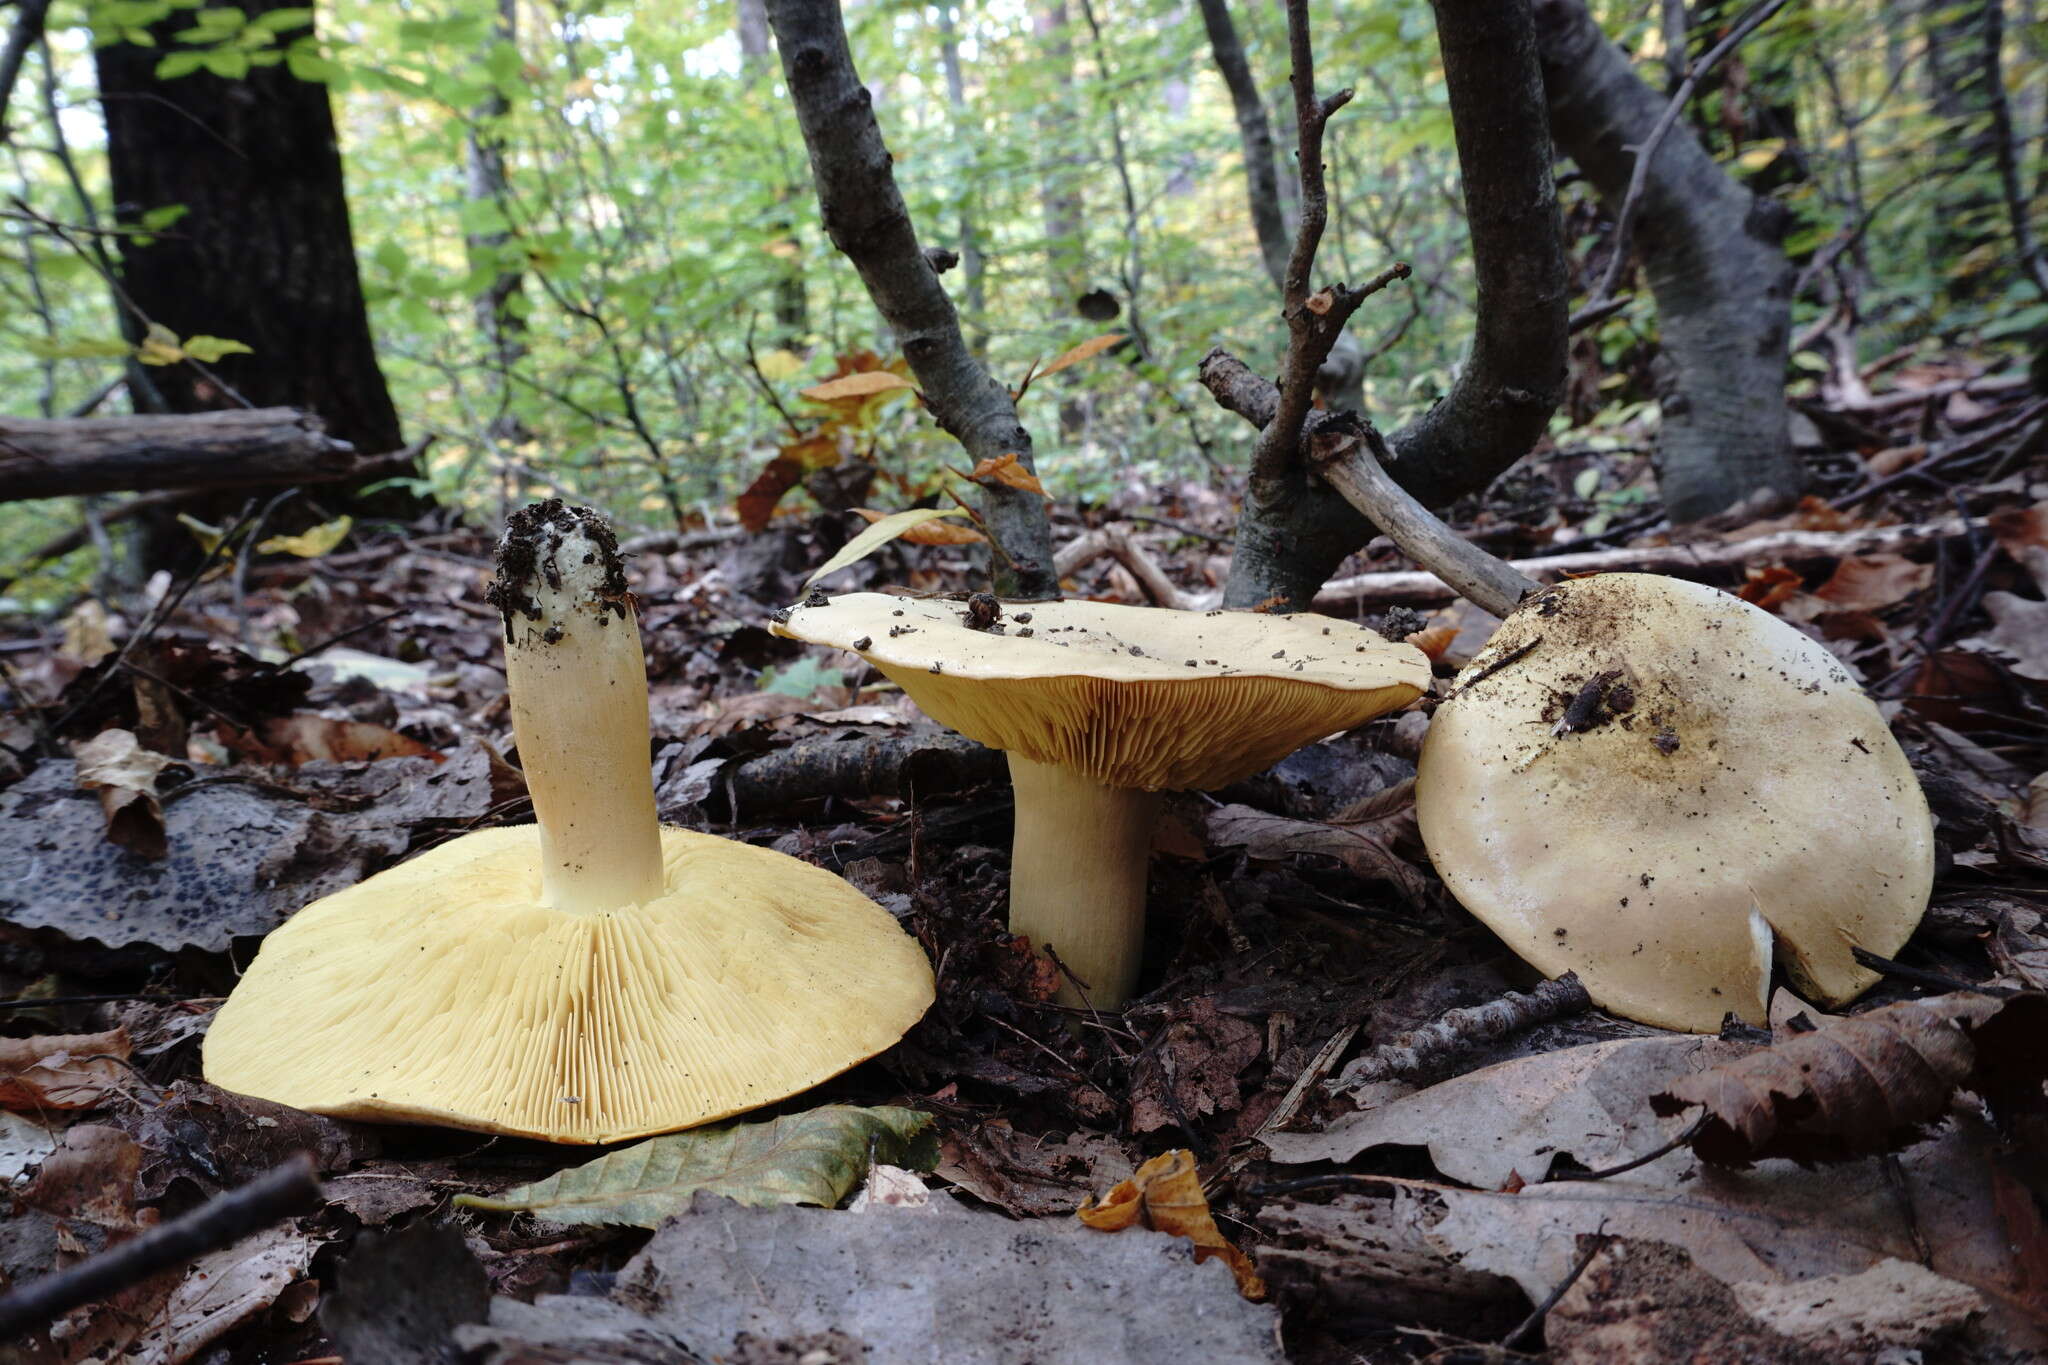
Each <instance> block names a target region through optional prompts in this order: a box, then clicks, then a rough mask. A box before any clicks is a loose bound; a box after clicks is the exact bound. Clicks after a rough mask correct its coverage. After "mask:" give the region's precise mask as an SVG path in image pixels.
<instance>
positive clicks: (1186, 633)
mask: <svg viewBox="0 0 2048 1365" xmlns="http://www.w3.org/2000/svg"><path fill="white" fill-rule="evenodd" d="M968 616H969V606H968V604H967V603H965V602H959V601H953V600H949V599H940V598H912V597H892V596H888V595H886V594H883V593H872V592H868V593H849V594H847V595H846V596H843V597H835V598H833V599H831V600H830V601H829V602H827V603H826V604H824V605H822V606H801V607H793V608H791V609H790V612H789V616H788V619H787V620H786V621H782V622H778V623H777V624H776V626H775V631H776V633H777V634H779V635H787V636H790V637H792V638H795V639H799V640H809V641H811V642H812V643H814V644H821V645H836V646H838V647H839V648H841V649H851V650H853V651H855V652H856V653H858V654H859V655H860V656H861V657H862V658H864V659H866V660H867V661H868V662H870V663H872V664H874V666H875V667H877V668H879V669H880V670H881V671H882V672H883V673H884V674H886V675H887V676H888V677H889V678H890V680H891V681H893V682H895V683H896V684H897V685H898V686H900V687H901V688H902V689H903V690H904V691H905V692H907V693H909V694H910V697H911V699H912V700H913V701H915V702H916V703H917V704H918V705H919V706H920V707H922V708H924V710H925V712H926V713H927V714H928V715H930V716H931V718H932V719H933V720H936V721H938V722H939V723H940V724H941V725H944V726H946V727H948V728H949V729H952V730H956V731H958V732H959V733H961V734H963V735H966V736H967V737H968V738H969V739H973V740H977V741H979V742H980V743H983V744H986V745H988V746H989V747H990V748H992V749H1004V750H1009V751H1012V752H1015V753H1019V754H1022V755H1023V756H1024V757H1026V758H1028V759H1031V760H1032V761H1034V762H1037V763H1046V764H1052V765H1054V766H1057V767H1061V768H1067V769H1071V770H1073V771H1076V772H1079V773H1082V774H1084V775H1086V776H1088V777H1090V778H1092V779H1093V780H1095V781H1097V782H1099V783H1101V784H1102V785H1104V786H1108V787H1127V788H1135V789H1140V790H1145V791H1200V790H1205V789H1208V788H1212V787H1221V786H1226V785H1228V784H1229V783H1231V782H1235V781H1237V780H1238V779H1239V778H1242V777H1249V776H1250V775H1251V774H1253V773H1256V772H1258V771H1260V770H1261V769H1264V768H1266V767H1269V766H1270V765H1272V764H1274V763H1276V762H1278V761H1279V760H1280V759H1282V758H1285V757H1286V756H1287V755H1288V754H1290V753H1293V752H1294V751H1295V750H1296V749H1298V748H1300V747H1301V746H1302V745H1304V744H1307V743H1309V742H1310V741H1312V740H1316V739H1320V738H1321V737H1323V736H1324V735H1328V734H1333V733H1335V732H1337V731H1339V730H1348V729H1350V728H1351V727H1353V726H1355V725H1362V724H1364V723H1365V722H1366V721H1368V720H1371V719H1372V718H1373V717H1374V716H1377V715H1381V714H1383V713H1385V712H1388V711H1392V710H1396V709H1398V708H1400V707H1402V706H1406V705H1407V704H1408V703H1409V702H1411V701H1414V700H1415V699H1416V698H1417V697H1418V696H1420V695H1422V691H1423V689H1424V688H1426V687H1428V686H1429V660H1428V659H1427V657H1425V656H1424V655H1423V653H1422V651H1421V650H1419V649H1417V648H1415V647H1414V646H1413V645H1408V644H1394V643H1390V642H1388V641H1387V640H1385V639H1383V638H1382V637H1381V636H1379V635H1378V634H1377V633H1375V632H1373V631H1371V630H1368V629H1367V628H1366V627H1364V626H1360V625H1354V624H1352V623H1351V622H1349V621H1339V620H1335V619H1332V618H1330V617H1327V616H1316V615H1312V614H1307V613H1303V614H1299V615H1294V616H1266V615H1261V614H1259V613H1256V612H1240V611H1210V612H1192V611H1168V610H1166V609H1164V608H1159V607H1127V606H1121V605H1117V604H1114V603H1106V602H1077V601H1061V602H1030V603H1017V604H1010V605H1006V606H1005V607H1004V608H1003V615H1002V618H1001V620H1000V621H998V622H996V625H997V626H998V627H999V629H997V630H977V629H971V628H970V627H969V625H968Z"/></svg>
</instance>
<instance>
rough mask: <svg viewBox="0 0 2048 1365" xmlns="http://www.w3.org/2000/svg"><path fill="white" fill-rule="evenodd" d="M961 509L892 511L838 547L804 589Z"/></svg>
mask: <svg viewBox="0 0 2048 1365" xmlns="http://www.w3.org/2000/svg"><path fill="white" fill-rule="evenodd" d="M966 515H967V511H966V509H965V508H960V507H913V508H911V509H910V510H909V511H908V512H892V513H890V514H889V515H888V516H886V517H883V518H882V519H881V520H880V521H878V522H876V523H874V524H873V525H872V526H870V527H868V529H867V530H865V531H862V532H861V533H860V534H859V535H857V536H855V537H854V538H853V539H852V540H849V541H847V542H846V544H845V545H844V546H842V547H840V550H839V553H838V554H836V555H833V556H832V557H831V558H830V559H828V560H826V561H825V563H824V565H823V566H822V567H821V568H820V569H819V570H818V571H817V572H816V573H814V574H812V575H811V576H810V577H809V578H806V579H805V580H804V586H805V587H807V588H808V587H810V586H811V584H813V583H815V582H817V581H818V580H819V579H821V578H823V577H824V576H825V575H826V574H828V573H834V572H837V571H838V570H840V569H843V568H845V567H846V566H847V565H849V564H858V563H860V561H861V560H863V559H866V558H867V557H868V556H869V555H871V554H873V553H874V552H875V551H877V550H879V549H881V548H882V547H883V546H884V545H887V544H888V543H889V542H890V541H892V540H894V539H896V537H898V536H900V535H902V534H903V533H904V532H905V531H908V530H909V529H910V528H911V527H913V526H922V525H924V524H925V523H926V522H928V521H934V520H937V519H938V518H939V517H964V516H966Z"/></svg>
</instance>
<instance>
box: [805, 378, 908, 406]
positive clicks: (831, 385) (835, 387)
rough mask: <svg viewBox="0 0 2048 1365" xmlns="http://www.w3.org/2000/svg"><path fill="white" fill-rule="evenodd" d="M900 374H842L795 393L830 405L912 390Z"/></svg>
mask: <svg viewBox="0 0 2048 1365" xmlns="http://www.w3.org/2000/svg"><path fill="white" fill-rule="evenodd" d="M916 387H917V385H915V384H913V383H911V382H910V381H909V380H908V379H905V378H904V377H903V376H902V375H900V374H891V373H889V372H888V371H887V370H866V371H863V372H862V373H860V374H843V375H841V376H839V378H837V379H828V380H826V381H825V382H824V383H822V384H813V385H811V387H809V388H808V389H798V390H797V393H798V394H799V395H800V396H801V397H804V398H808V399H810V400H811V401H813V402H816V403H831V402H834V401H836V400H838V399H841V398H866V397H868V396H869V395H870V394H877V393H888V392H889V391H890V390H892V389H914V388H916Z"/></svg>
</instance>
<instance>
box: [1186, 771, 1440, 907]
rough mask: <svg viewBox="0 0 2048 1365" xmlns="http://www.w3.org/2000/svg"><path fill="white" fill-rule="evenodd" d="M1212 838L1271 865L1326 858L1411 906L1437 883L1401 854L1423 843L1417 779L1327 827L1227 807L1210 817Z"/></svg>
mask: <svg viewBox="0 0 2048 1365" xmlns="http://www.w3.org/2000/svg"><path fill="white" fill-rule="evenodd" d="M1209 838H1210V840H1211V841H1212V842H1214V843H1217V844H1220V845H1239V846H1242V847H1243V849H1244V851H1245V853H1246V854H1247V855H1248V856H1250V857H1253V858H1264V859H1268V860H1273V861H1277V860H1280V859H1283V858H1288V857H1291V856H1292V855H1294V854H1297V853H1320V854H1325V855H1327V856H1329V857H1333V858H1336V859H1337V860H1338V861H1340V862H1342V863H1343V864H1344V866H1346V867H1348V868H1350V869H1351V870H1352V871H1353V872H1355V873H1357V874H1358V875H1359V876H1361V877H1378V878H1381V879H1383V880H1385V881H1388V882H1391V883H1393V885H1394V887H1395V888H1396V889H1397V890H1399V891H1400V893H1401V895H1402V897H1403V898H1404V899H1406V900H1407V901H1408V902H1409V904H1411V905H1426V904H1429V903H1430V896H1431V894H1432V892H1431V888H1432V886H1433V885H1434V884H1435V883H1434V881H1433V880H1432V879H1431V878H1429V877H1426V876H1424V875H1423V873H1422V871H1421V869H1420V868H1418V867H1417V866H1416V864H1415V862H1413V861H1411V860H1410V859H1408V858H1406V857H1404V856H1402V854H1401V852H1400V851H1399V850H1400V849H1401V848H1402V847H1413V846H1416V844H1417V843H1418V840H1419V836H1418V835H1417V834H1416V831H1415V784H1414V782H1413V780H1410V781H1407V782H1402V783H1398V784H1396V785H1395V786H1392V787H1389V788H1387V789H1386V790H1385V791H1382V792H1379V793H1377V794H1376V795H1374V796H1371V797H1368V798H1367V799H1366V800H1365V801H1362V802H1359V803H1358V804H1357V805H1354V806H1353V807H1351V808H1350V809H1349V810H1346V811H1343V812H1342V813H1341V814H1340V816H1339V818H1338V819H1336V820H1334V821H1332V822H1330V823H1329V824H1324V823H1323V822H1321V821H1319V820H1291V819H1288V818H1287V817H1286V816H1283V815H1269V814H1267V813H1266V812H1265V811H1262V810H1258V809H1255V808H1254V807H1251V806H1224V807H1222V808H1221V809H1219V810H1214V811H1211V812H1210V813H1209Z"/></svg>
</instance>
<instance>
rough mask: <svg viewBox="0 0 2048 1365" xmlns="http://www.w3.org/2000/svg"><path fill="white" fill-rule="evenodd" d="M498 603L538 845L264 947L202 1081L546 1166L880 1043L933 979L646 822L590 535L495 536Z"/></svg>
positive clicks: (822, 878) (894, 952)
mask: <svg viewBox="0 0 2048 1365" xmlns="http://www.w3.org/2000/svg"><path fill="white" fill-rule="evenodd" d="M492 600H493V601H494V602H495V603H496V604H497V605H498V606H499V607H500V609H501V610H502V612H503V614H504V622H505V639H506V646H505V654H506V673H507V677H508V680H509V682H510V685H511V699H512V720H513V728H514V731H515V732H516V735H517V738H518V743H519V754H520V758H521V760H522V762H523V764H524V766H525V771H526V779H527V786H528V789H529V791H530V792H531V793H532V797H533V805H534V813H535V816H536V817H537V820H538V823H537V824H533V825H522V826H516V827H512V828H505V829H492V830H484V831H479V832H477V833H473V834H468V835H465V836H463V837H462V838H459V839H455V840H453V841H451V842H449V843H446V844H442V845H441V846H439V847H437V848H435V849H432V850H430V851H429V852H427V853H424V854H422V855H420V856H419V857H417V858H414V859H413V860H412V861H410V862H407V863H404V864H402V865H400V866H398V867H395V868H392V869H390V870H389V871H386V872H383V873H380V874H379V875H377V876H375V877H372V878H370V879H369V880H367V881H364V882H362V883H360V884H359V885H357V886H354V887H351V888H349V889H348V890H346V891H342V892H339V893H337V894H335V895H332V896H329V897H327V898H325V899H323V900H320V901H317V902H315V903H313V904H311V905H309V906H307V907H306V908H305V909H303V910H301V911H299V913H298V914H296V915H294V916H293V917H292V918H291V919H290V920H289V921H288V922H286V923H285V925H284V926H283V927H281V928H279V929H278V930H277V931H276V932H275V933H273V934H271V935H270V937H269V938H267V939H266V940H265V941H264V944H263V947H262V950H261V951H260V952H259V953H258V954H257V956H256V959H255V961H254V962H253V963H252V964H250V967H249V970H248V971H247V972H246V973H245V974H244V975H243V977H242V980H241V982H240V983H239V984H238V985H237V986H236V988H235V990H234V993H233V994H232V995H231V996H230V997H229V999H228V1002H227V1004H226V1005H224V1006H222V1008H221V1011H220V1014H219V1015H218V1016H217V1017H216V1018H215V1020H214V1023H213V1027H212V1029H211V1031H210V1032H209V1033H208V1035H207V1039H206V1047H205V1070H206V1078H207V1079H208V1080H209V1081H211V1082H213V1083H214V1084H216V1085H219V1086H221V1087H223V1088H224V1089H228V1090H233V1091H238V1092H240V1093H243V1094H248V1095H255V1096H258V1097H260V1098H263V1099H269V1100H275V1101H279V1102H281V1103H284V1104H289V1105H293V1106H295V1107H297V1108H300V1109H306V1110H310V1111H312V1112H315V1113H322V1114H332V1115H335V1116H338V1117H345V1118H358V1119H374V1120H385V1121H401V1122H420V1123H440V1124H446V1125H448V1126H451V1127H458V1128H473V1129H478V1130H482V1131H486V1132H497V1133H510V1134H517V1135H521V1136H527V1137H537V1138H544V1139H547V1140H549V1141H554V1142H611V1141H616V1140H619V1139H622V1138H629V1137H636V1136H640V1135H643V1134H647V1133H655V1132H663V1131H667V1130H670V1129H675V1128H687V1127H690V1126H692V1125H694V1124H699V1123H705V1122H708V1121H710V1120H712V1119H716V1118H721V1117H724V1116H725V1115H728V1114H733V1113H737V1112H740V1111H742V1110H746V1109H751V1108H755V1107H757V1106H759V1105H763V1104H767V1103H769V1102H771V1101H773V1100H777V1099H781V1098H783V1097H784V1096H787V1095H791V1094H794V1093H796V1092H798V1091H800V1090H804V1089H807V1088H809V1087H810V1086H812V1085H815V1084H817V1083H818V1082H819V1081H822V1080H824V1079H826V1078H827V1077H829V1076H832V1075H834V1074H836V1073H838V1072H840V1071H843V1070H845V1069H846V1068H847V1067H849V1066H852V1065H854V1064H855V1063H857V1062H859V1061H861V1060H863V1059H865V1058H867V1057H870V1056H872V1055H874V1054H875V1053H877V1052H879V1051H881V1050H882V1049H883V1048H886V1047H888V1046H889V1045H890V1044H891V1043H893V1042H895V1041H896V1039H897V1038H899V1037H901V1036H902V1034H903V1033H904V1032H905V1030H907V1029H908V1028H909V1027H910V1026H911V1025H912V1024H914V1023H915V1022H916V1021H917V1019H918V1017H919V1016H920V1015H922V1014H923V1012H924V1010H925V1008H926V1006H928V1005H929V1004H930V1003H931V1000H932V994H933V981H932V971H931V965H930V963H929V962H928V961H927V960H926V958H925V955H924V952H923V950H922V949H920V948H919V947H918V945H917V944H916V942H915V941H914V940H912V939H911V938H910V937H909V936H908V935H906V934H905V933H904V932H903V930H902V929H901V928H900V927H899V926H898V925H897V924H896V922H895V920H894V919H892V918H891V917H890V915H889V913H888V912H887V911H885V910H883V909H882V908H881V907H880V906H878V905H876V904H874V903H873V902H872V901H870V900H868V899H867V898H866V897H865V896H862V895H860V894H859V893H858V892H856V891H854V890H853V889H852V888H851V887H849V886H847V885H846V883H845V882H843V881H841V880H840V879H839V878H837V877H835V876H833V875H832V874H830V873H828V872H825V871H823V870H821V869H819V868H815V867H812V866H809V865H808V864H805V863H802V862H799V861H798V860H796V859H794V858H790V857H785V856H784V855H782V854H779V853H773V852H770V851H768V850H766V849H759V848H753V847H750V846H748V845H745V844H740V843H735V842H732V841H730V840H725V839H718V838H713V837H712V836H709V835H704V834H696V833H692V832H690V831H686V830H678V829H663V828H662V827H661V826H660V825H659V824H658V823H657V820H656V817H655V811H654V796H653V785H652V780H651V776H650V772H649V766H648V757H647V754H648V746H647V678H646V669H645V664H644V662H643V660H642V656H641V651H640V636H639V631H638V629H637V627H636V625H635V623H634V612H633V602H632V598H631V596H630V594H629V593H628V592H627V589H626V580H625V573H624V569H623V567H622V565H621V563H620V559H619V555H618V551H617V547H616V545H615V544H614V542H613V540H612V536H611V532H610V530H609V529H608V528H607V527H606V526H605V525H604V522H603V521H602V519H601V518H599V517H598V516H597V515H596V514H595V513H593V512H591V511H589V510H588V509H584V508H571V507H565V506H563V505H562V504H561V503H560V502H555V501H550V502H546V503H542V504H538V505H536V506H534V507H530V508H527V509H526V510H525V511H523V512H520V513H518V514H517V515H515V516H514V517H513V518H512V521H511V525H510V527H509V529H508V530H507V531H506V534H505V538H504V540H503V542H502V543H501V544H500V546H499V551H498V579H497V582H496V583H495V584H494V586H493V588H492Z"/></svg>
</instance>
